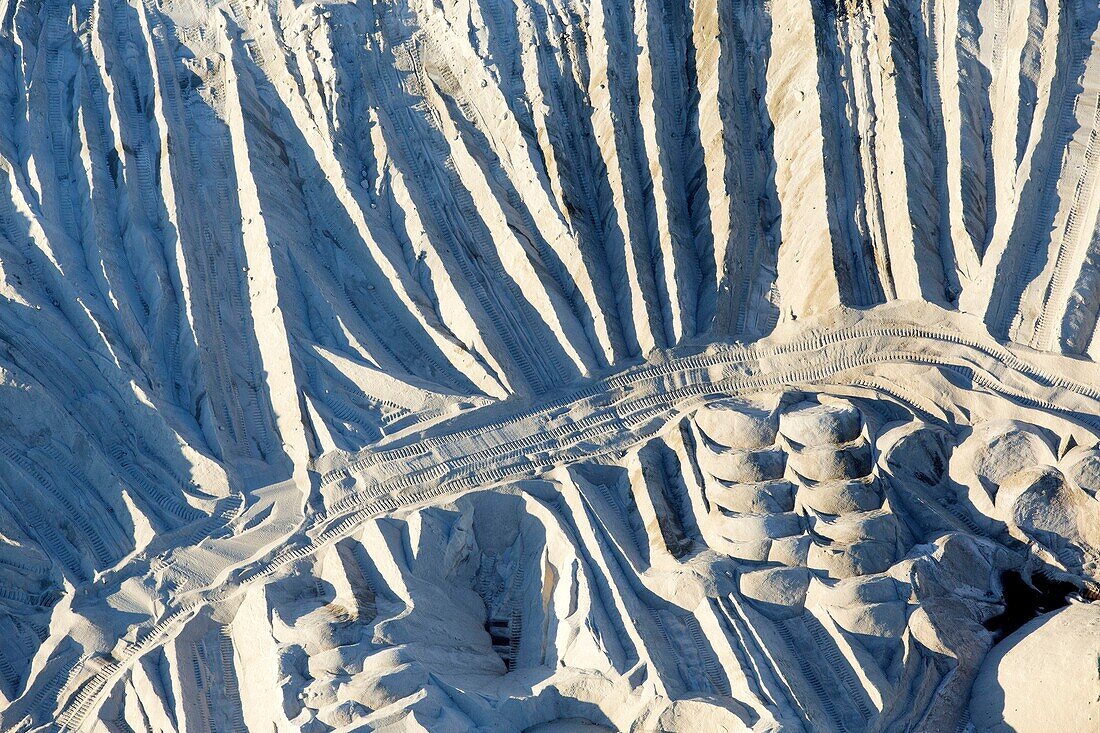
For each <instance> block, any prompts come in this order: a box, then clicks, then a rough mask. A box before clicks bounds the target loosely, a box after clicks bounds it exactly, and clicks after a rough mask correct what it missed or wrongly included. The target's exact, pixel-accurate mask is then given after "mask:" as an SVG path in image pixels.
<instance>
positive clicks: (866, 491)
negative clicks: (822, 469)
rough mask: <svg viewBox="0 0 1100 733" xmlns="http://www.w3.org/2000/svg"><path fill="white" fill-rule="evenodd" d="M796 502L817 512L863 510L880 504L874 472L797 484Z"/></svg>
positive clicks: (845, 512)
mask: <svg viewBox="0 0 1100 733" xmlns="http://www.w3.org/2000/svg"><path fill="white" fill-rule="evenodd" d="M798 503H799V505H800V506H804V507H808V508H810V509H812V510H814V511H815V512H818V513H820V514H848V513H850V512H867V511H871V510H873V509H878V508H879V507H881V506H882V490H881V489H880V487H879V485H878V479H877V478H876V477H874V476H865V477H863V478H858V479H851V480H847V481H845V480H841V481H825V482H822V483H817V484H810V485H803V486H799V488H798Z"/></svg>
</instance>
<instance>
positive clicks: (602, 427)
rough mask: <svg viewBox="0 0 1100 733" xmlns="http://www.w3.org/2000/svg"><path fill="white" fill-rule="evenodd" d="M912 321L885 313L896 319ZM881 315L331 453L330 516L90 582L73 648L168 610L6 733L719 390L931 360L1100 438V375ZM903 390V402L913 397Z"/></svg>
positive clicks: (291, 502) (23, 700) (64, 660)
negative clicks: (203, 625) (217, 609)
mask: <svg viewBox="0 0 1100 733" xmlns="http://www.w3.org/2000/svg"><path fill="white" fill-rule="evenodd" d="M907 309H908V310H910V311H911V310H912V309H913V307H912V304H908V306H907ZM901 312H903V310H902V309H893V310H890V309H889V307H887V308H886V313H901ZM882 313H883V309H876V311H873V312H870V313H867V314H864V315H863V316H862V318H861V320H857V321H856V322H854V323H850V324H848V325H841V326H839V327H833V328H831V329H828V330H817V331H814V330H807V331H803V332H801V333H799V334H797V335H795V336H794V337H792V338H789V339H787V340H785V341H778V340H775V339H771V340H768V341H766V342H760V343H758V344H756V345H754V346H751V347H734V346H730V345H714V346H712V347H710V348H708V349H707V350H706V351H704V352H699V351H697V350H696V351H694V352H691V351H676V352H669V353H663V354H659V355H658V356H659V359H658V358H656V357H655V358H654V359H652V360H651V361H650V362H648V363H646V364H642V365H637V366H633V367H629V368H627V369H625V370H624V371H621V372H619V373H617V374H615V375H613V376H609V377H605V378H603V379H600V380H598V381H591V382H589V383H588V384H587V385H585V386H583V387H581V388H579V389H577V390H576V391H574V392H572V393H570V394H564V395H559V396H557V397H550V398H548V399H547V400H546V401H544V402H542V403H540V404H537V405H535V406H533V407H531V406H530V405H529V403H521V405H522V406H515V407H518V409H520V410H521V411H519V412H515V411H512V412H509V411H508V408H509V407H511V406H512V405H511V404H510V403H508V402H505V403H499V404H497V405H494V406H490V407H488V408H483V409H479V410H472V411H469V412H467V413H463V414H462V415H460V416H458V417H457V418H455V419H453V420H451V421H450V422H447V423H437V424H434V425H431V426H430V427H428V428H426V429H423V430H421V431H419V432H409V433H405V434H399V435H397V436H394V437H393V438H391V439H390V440H388V441H387V442H386V443H383V444H381V445H380V446H379V447H374V448H371V449H368V450H364V451H361V452H359V453H355V454H346V453H340V454H330V455H327V456H324V457H322V458H321V459H319V460H318V462H317V464H316V465H315V466H314V469H315V471H316V473H315V479H316V481H315V485H320V486H321V487H323V488H324V489H325V491H326V494H325V495H326V499H327V500H328V502H329V504H328V506H327V508H326V509H324V510H323V511H316V512H314V513H307V514H306V515H303V514H302V513H301V511H300V507H301V504H302V502H301V490H300V488H299V487H298V486H296V485H295V484H294V483H293V482H286V483H284V484H279V485H275V486H271V487H268V488H266V489H264V490H262V491H259V492H255V493H254V494H253V495H252V496H251V497H250V498H249V505H248V506H246V507H244V508H242V509H241V510H240V511H239V512H237V513H235V514H233V515H228V516H227V520H228V522H227V523H223V522H221V521H212V520H211V519H210V518H207V519H205V520H202V521H203V522H205V524H202V525H198V524H197V525H195V526H196V530H195V531H191V529H190V528H185V529H183V530H181V531H180V533H179V536H180V537H181V538H186V539H192V538H194V542H193V543H192V544H189V545H187V546H182V545H178V544H177V545H175V546H174V547H173V548H171V549H169V550H167V551H165V552H163V553H161V554H160V555H157V556H155V557H152V558H150V557H149V556H148V555H147V554H142V555H139V556H138V557H136V558H133V559H132V560H130V561H128V562H126V563H124V564H122V565H120V566H119V567H117V568H115V569H114V570H112V571H110V572H109V573H107V574H106V575H105V576H102V577H100V578H99V579H98V580H97V581H96V582H95V583H93V584H92V586H91V587H86V586H85V587H82V588H81V590H82V591H84V590H86V591H87V593H83V594H78V597H77V598H74V600H73V604H72V608H73V611H74V612H75V613H74V618H75V621H74V625H73V627H72V628H70V629H68V630H66V631H64V632H62V633H66V634H67V635H68V636H69V637H75V638H81V639H89V638H92V639H94V638H103V634H104V633H105V634H106V638H108V639H111V638H112V636H113V634H114V633H115V632H112V631H111V630H110V628H105V629H99V628H96V627H95V624H94V623H93V622H91V621H90V620H89V619H94V618H110V615H111V610H110V608H111V607H112V606H113V607H114V608H119V607H122V606H121V604H122V603H124V602H125V600H126V597H127V595H128V594H132V593H133V592H134V590H133V589H134V587H135V585H136V586H137V587H140V588H143V589H150V590H151V589H153V588H157V589H158V591H157V593H158V595H159V599H158V600H159V602H158V603H157V604H155V605H156V607H157V608H158V609H160V610H159V615H157V616H150V617H149V618H148V619H147V620H145V621H143V622H141V623H139V624H136V625H134V626H131V627H130V629H129V631H128V633H127V634H126V640H125V641H120V642H118V643H116V644H115V646H114V648H112V649H99V650H96V649H85V652H84V656H82V657H80V658H78V659H73V658H72V656H71V651H62V652H57V651H56V649H54V647H52V646H51V647H49V648H50V649H51V650H53V651H52V652H51V654H50V655H49V659H48V660H46V664H45V665H44V666H39V667H37V668H38V669H39V670H40V673H39V674H38V675H37V676H36V677H35V678H34V679H32V680H31V681H30V682H29V684H28V686H27V688H26V690H25V691H24V694H23V695H22V697H20V698H19V700H17V701H15V702H14V703H13V704H12V705H11V706H9V708H8V709H7V710H5V711H4V712H2V713H0V728H2V729H3V730H9V731H13V730H15V731H21V730H22V731H25V730H33V729H35V728H36V726H42V725H44V724H46V723H47V721H54V720H57V721H58V725H60V727H61V729H62V730H80V729H83V727H84V726H85V723H86V721H87V722H88V723H89V724H90V723H91V715H92V713H93V712H94V711H95V710H96V709H97V707H98V705H99V703H100V702H101V701H102V699H103V697H104V696H105V695H106V693H108V692H109V691H110V689H111V686H112V685H113V684H114V683H115V681H117V679H118V678H119V677H120V676H121V675H122V674H124V673H125V671H126V670H127V669H129V668H130V666H132V665H133V664H134V663H135V662H136V660H137V659H138V658H139V657H141V656H142V655H143V654H145V653H146V652H148V651H150V650H152V649H154V648H156V647H158V646H159V645H161V644H163V643H165V642H166V641H168V640H169V639H170V638H172V635H173V634H174V633H175V632H176V631H178V630H179V629H180V628H181V627H182V625H183V624H185V623H186V622H187V621H188V620H189V619H191V618H192V617H193V616H194V615H195V614H196V613H198V612H199V611H200V610H201V609H203V608H204V607H206V606H208V605H210V604H216V603H220V602H223V601H226V600H228V599H229V598H231V597H232V596H234V595H236V594H238V593H240V592H241V590H242V589H243V588H245V587H247V586H249V585H250V584H253V583H256V582H262V581H263V580H264V579H266V578H270V577H272V576H273V575H274V574H276V573H277V572H279V571H280V570H281V569H284V568H286V569H289V567H288V566H289V565H290V564H291V563H293V562H295V561H297V560H299V559H301V558H304V557H306V556H309V555H311V554H313V553H315V552H317V551H318V550H319V549H321V548H323V547H326V546H328V545H330V544H332V543H334V542H336V541H338V540H340V539H341V538H343V537H346V536H347V535H348V534H350V533H351V532H352V531H354V530H355V529H356V528H358V527H360V526H361V525H362V524H363V522H365V521H367V520H368V519H370V518H371V517H374V516H377V515H380V514H383V513H386V512H392V511H395V510H397V509H399V508H402V507H412V506H415V505H419V504H423V503H425V502H429V501H436V500H440V499H441V498H444V497H447V498H451V497H453V496H455V495H457V494H459V493H461V492H463V491H467V490H470V489H474V488H479V487H485V486H490V485H493V484H498V483H500V482H503V481H507V480H512V479H519V478H524V477H530V476H534V475H538V474H539V473H541V472H544V471H546V470H549V469H551V468H553V467H554V466H558V465H562V464H567V463H571V462H577V461H581V460H587V459H593V458H597V457H600V456H609V457H612V458H615V457H617V456H618V455H621V454H622V453H623V452H624V451H626V450H629V449H630V448H631V447H633V446H635V445H637V444H639V443H641V442H642V441H644V440H646V439H648V438H649V437H651V436H653V435H654V434H656V433H657V432H659V431H660V430H662V429H664V428H665V427H666V426H667V425H668V424H669V422H670V420H672V419H674V418H676V417H677V416H678V415H682V414H684V413H687V412H689V411H691V410H693V409H695V408H696V407H697V406H698V405H699V404H701V403H702V402H704V401H706V400H708V399H710V398H713V397H715V396H718V395H730V394H751V393H754V392H761V391H774V390H780V389H784V388H788V387H795V386H799V385H819V386H826V385H828V384H829V383H830V382H833V383H838V384H843V385H850V384H853V383H856V382H859V381H860V380H862V381H863V383H867V384H871V383H873V382H871V381H868V380H867V377H869V376H871V375H872V374H873V376H875V377H878V378H880V379H881V378H882V377H883V372H884V370H888V369H889V365H891V364H894V365H899V364H901V365H921V366H925V367H927V373H928V375H929V379H936V380H937V381H936V386H937V388H940V389H943V390H956V391H958V392H959V393H962V392H966V393H968V394H969V395H971V396H973V395H975V394H982V393H985V394H987V395H994V396H995V397H996V398H997V399H998V401H999V403H1000V404H1005V403H1006V402H1007V403H1008V404H1012V405H1017V406H1018V407H1021V408H1025V409H1027V408H1035V407H1038V408H1041V409H1043V410H1046V411H1048V412H1050V413H1054V414H1057V415H1060V416H1061V417H1062V418H1064V419H1066V420H1067V421H1069V422H1071V423H1076V424H1077V425H1079V426H1081V427H1082V428H1083V429H1085V430H1087V431H1088V432H1090V433H1094V434H1095V433H1096V432H1100V418H1097V417H1095V416H1096V415H1098V414H1100V390H1098V389H1096V388H1094V387H1090V386H1087V384H1086V383H1085V382H1088V383H1092V384H1098V383H1100V379H1097V378H1095V376H1094V375H1091V374H1090V375H1085V376H1087V377H1088V378H1087V379H1082V380H1081V381H1080V382H1075V381H1072V380H1070V379H1068V378H1066V377H1062V376H1059V375H1056V374H1053V373H1051V372H1050V371H1047V370H1043V369H1041V368H1039V367H1037V366H1035V365H1033V364H1031V363H1030V362H1029V361H1026V360H1024V359H1023V358H1021V357H1020V356H1017V355H1016V354H1014V353H1013V352H1010V351H1009V350H1008V349H1006V348H1004V347H1002V346H1000V345H999V344H997V343H996V342H994V341H992V340H989V339H982V338H978V337H969V336H966V335H964V334H963V330H962V328H959V326H962V327H964V328H967V327H969V328H972V327H973V325H974V324H973V323H971V322H969V321H968V322H967V323H965V324H963V323H956V322H955V320H960V319H959V317H956V316H950V315H948V314H946V312H943V311H937V313H938V314H939V315H940V317H939V318H937V317H930V316H929V314H926V313H925V314H921V313H916V314H915V316H914V317H918V318H919V319H920V320H921V321H923V322H925V323H930V322H931V323H937V322H938V323H943V324H944V325H943V326H942V327H941V328H931V327H918V326H913V325H911V324H909V323H906V322H898V321H890V320H887V317H886V316H885V315H882ZM952 319H954V320H952ZM1092 368H1093V367H1092V366H1091V365H1088V364H1084V363H1083V362H1073V364H1072V365H1071V369H1067V371H1070V372H1071V373H1072V369H1080V370H1082V374H1083V370H1087V369H1092ZM960 382H961V385H962V386H960ZM893 395H894V396H893V398H894V399H901V397H900V395H902V393H901V392H900V391H898V392H895V393H893ZM199 526H201V529H198V527H199ZM126 581H130V582H128V583H126V584H125V587H123V584H124V582H126ZM135 581H136V582H135ZM173 588H174V590H166V589H173ZM128 605H129V607H130V608H134V607H135V606H134V605H133V604H128ZM108 623H109V622H108ZM51 641H53V640H51ZM57 648H59V649H62V650H65V649H71V648H72V647H66V645H61V646H59V647H57ZM861 712H862V711H861Z"/></svg>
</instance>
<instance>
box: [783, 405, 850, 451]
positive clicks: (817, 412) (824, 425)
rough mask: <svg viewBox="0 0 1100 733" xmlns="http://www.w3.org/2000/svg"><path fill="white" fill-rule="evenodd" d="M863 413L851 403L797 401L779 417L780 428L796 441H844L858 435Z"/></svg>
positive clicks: (813, 443)
mask: <svg viewBox="0 0 1100 733" xmlns="http://www.w3.org/2000/svg"><path fill="white" fill-rule="evenodd" d="M862 428H863V417H862V416H861V415H860V414H859V410H857V409H856V408H854V407H852V406H851V405H838V404H823V405H822V404H818V403H816V402H799V403H798V404H797V405H794V406H793V407H791V408H790V409H789V410H787V411H786V412H784V413H783V415H782V416H781V417H780V418H779V432H780V433H782V434H783V437H784V438H786V439H787V440H789V441H792V442H794V443H797V444H799V445H806V446H821V445H836V444H838V443H847V442H849V441H852V440H855V439H856V438H857V437H859V434H860V430H861V429H862Z"/></svg>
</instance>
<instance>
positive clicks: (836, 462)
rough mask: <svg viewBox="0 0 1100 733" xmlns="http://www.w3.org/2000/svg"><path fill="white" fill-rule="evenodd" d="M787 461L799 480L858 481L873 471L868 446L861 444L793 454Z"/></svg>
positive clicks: (869, 447)
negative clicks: (800, 477) (799, 477)
mask: <svg viewBox="0 0 1100 733" xmlns="http://www.w3.org/2000/svg"><path fill="white" fill-rule="evenodd" d="M787 460H788V462H789V463H790V464H791V468H792V469H794V471H795V472H796V473H797V474H798V475H799V476H802V477H803V478H807V479H810V480H811V481H834V480H842V479H857V478H862V477H864V476H867V475H868V474H870V473H871V469H872V468H873V460H872V456H871V446H870V445H869V444H867V443H865V442H862V441H861V442H859V443H854V444H852V445H848V446H845V447H843V448H832V447H825V448H808V449H805V450H796V451H793V452H792V453H791V454H790V457H789V458H788V459H787Z"/></svg>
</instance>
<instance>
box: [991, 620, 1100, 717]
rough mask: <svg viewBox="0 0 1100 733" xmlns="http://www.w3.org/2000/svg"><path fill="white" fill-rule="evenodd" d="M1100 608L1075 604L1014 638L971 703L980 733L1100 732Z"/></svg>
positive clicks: (998, 652) (1001, 647)
mask: <svg viewBox="0 0 1100 733" xmlns="http://www.w3.org/2000/svg"><path fill="white" fill-rule="evenodd" d="M1097 669H1100V605H1095V604H1089V605H1084V604H1078V603H1074V604H1071V605H1069V606H1066V607H1065V608H1062V609H1060V610H1058V611H1054V612H1053V613H1049V614H1046V615H1044V616H1040V617H1039V618H1036V619H1034V620H1032V621H1030V622H1029V623H1027V624H1025V625H1024V626H1023V627H1022V628H1020V629H1019V630H1018V631H1017V632H1016V633H1014V634H1012V635H1010V636H1009V637H1008V638H1006V639H1005V640H1004V641H1002V642H1001V643H1000V644H998V645H997V646H995V647H994V648H993V651H991V652H990V653H989V655H988V656H987V657H986V658H985V661H984V662H983V663H982V668H981V671H980V672H979V673H978V679H977V680H976V681H975V683H974V691H973V693H972V695H971V698H970V719H971V721H972V722H973V723H974V727H975V728H976V729H977V731H978V733H1009V731H1014V732H1015V733H1047V731H1066V732H1067V733H1069V732H1070V731H1095V730H1100V674H1098V673H1097Z"/></svg>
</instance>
